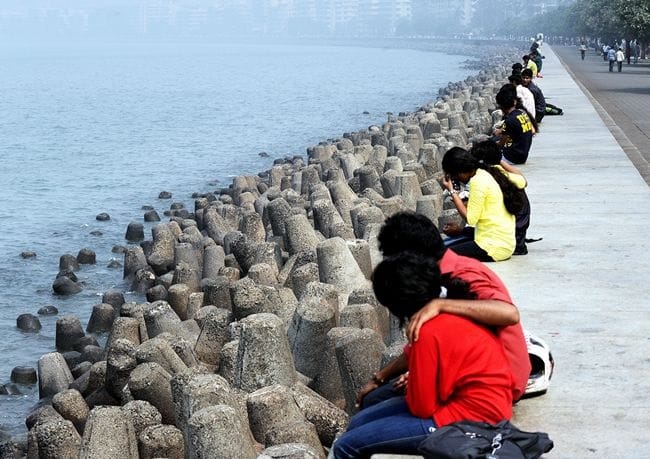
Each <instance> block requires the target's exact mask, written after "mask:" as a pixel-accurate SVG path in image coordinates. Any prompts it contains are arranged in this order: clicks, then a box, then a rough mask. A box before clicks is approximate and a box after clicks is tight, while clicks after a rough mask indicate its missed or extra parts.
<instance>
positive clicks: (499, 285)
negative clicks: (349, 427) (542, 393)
mask: <svg viewBox="0 0 650 459" xmlns="http://www.w3.org/2000/svg"><path fill="white" fill-rule="evenodd" d="M377 242H378V245H379V250H380V251H381V253H382V255H383V256H384V257H390V256H393V255H397V254H399V253H402V252H408V251H411V252H416V253H419V254H422V255H425V256H427V257H431V258H432V259H434V260H436V261H437V264H438V266H439V268H440V271H441V273H442V275H443V277H444V278H457V279H461V280H463V281H464V282H466V283H467V284H468V285H469V290H470V291H471V292H472V294H473V295H474V296H475V299H451V298H438V299H434V300H431V301H430V302H429V303H427V304H426V306H424V307H423V308H422V309H421V310H420V311H419V312H417V313H416V314H415V315H414V316H412V317H411V319H410V321H409V327H408V331H407V337H408V339H409V341H411V342H414V341H417V340H418V337H419V330H420V327H421V326H422V325H423V324H424V323H425V322H427V321H428V320H430V319H432V318H434V317H436V316H437V315H438V314H441V313H448V314H455V315H459V316H461V317H465V318H467V319H470V320H473V321H474V322H477V323H479V324H483V325H485V326H487V327H490V328H492V329H493V330H495V332H496V334H497V336H498V338H499V340H500V341H501V342H502V343H503V347H504V349H505V352H506V356H507V357H508V361H509V362H510V367H511V370H512V374H513V376H514V380H515V381H514V382H515V384H514V386H513V389H512V397H513V400H514V401H516V400H519V399H520V398H521V396H522V395H523V394H524V391H525V389H526V384H527V382H528V377H529V375H530V371H531V366H530V359H529V357H528V350H527V347H526V340H525V337H524V332H523V328H522V325H521V323H520V321H519V311H518V309H517V307H516V306H515V305H514V303H513V301H512V298H511V297H510V294H509V292H508V289H507V288H506V286H505V285H504V283H503V281H502V280H501V279H500V278H499V276H497V275H496V274H495V273H494V271H492V270H491V269H490V268H488V267H487V266H486V265H485V264H483V263H481V262H480V261H478V260H476V259H473V258H468V257H463V256H460V255H457V254H456V253H455V252H453V251H452V250H450V249H448V248H447V247H446V246H445V244H444V242H443V239H442V237H441V235H440V232H439V231H438V228H437V227H436V225H434V224H433V222H432V221H431V220H429V219H428V218H427V217H425V216H424V215H420V214H416V213H413V212H398V213H396V214H394V215H392V216H391V217H389V218H387V219H386V222H385V223H384V225H383V226H382V228H381V230H380V231H379V235H378V236H377ZM447 287H448V286H447ZM407 363H408V362H407V359H406V357H405V356H404V354H402V355H400V356H399V357H396V358H395V359H393V360H392V361H391V362H390V363H388V364H387V365H386V366H384V367H383V368H381V369H380V370H379V371H377V372H376V373H374V374H373V377H372V379H371V380H370V381H368V382H367V383H366V384H365V385H364V386H363V387H362V388H361V390H360V391H359V394H358V395H357V406H359V407H360V408H361V409H365V408H367V407H369V406H372V405H374V404H376V403H378V402H380V401H382V400H385V399H387V398H391V397H395V396H398V395H403V393H404V392H403V390H404V388H405V383H406V381H407V379H408V378H407V376H406V375H405V372H407V370H408V365H407Z"/></svg>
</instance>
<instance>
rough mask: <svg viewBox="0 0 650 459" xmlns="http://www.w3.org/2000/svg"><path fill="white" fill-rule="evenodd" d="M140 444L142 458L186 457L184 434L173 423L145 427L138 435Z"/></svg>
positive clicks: (178, 458)
mask: <svg viewBox="0 0 650 459" xmlns="http://www.w3.org/2000/svg"><path fill="white" fill-rule="evenodd" d="M138 445H139V450H140V458H141V459H153V458H159V457H164V458H166V459H183V458H184V457H185V442H184V440H183V434H182V433H181V431H180V430H178V429H177V428H176V427H175V426H173V425H152V426H149V427H147V428H145V429H144V431H143V432H142V433H141V434H140V435H139V436H138Z"/></svg>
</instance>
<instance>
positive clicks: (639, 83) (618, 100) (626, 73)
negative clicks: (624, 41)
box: [555, 46, 650, 184]
mask: <svg viewBox="0 0 650 459" xmlns="http://www.w3.org/2000/svg"><path fill="white" fill-rule="evenodd" d="M555 52H556V54H557V56H558V57H559V58H560V59H561V61H562V62H563V63H564V64H565V65H566V66H567V67H568V71H569V73H570V74H571V76H572V77H573V78H574V80H575V81H576V82H577V83H578V85H580V86H581V87H582V89H583V91H585V93H586V94H587V97H589V99H590V101H591V102H592V104H593V105H594V106H595V108H596V111H598V113H599V115H600V116H601V118H602V119H603V122H604V123H605V125H606V126H607V127H608V128H609V129H610V131H611V132H612V134H613V135H614V137H615V138H616V140H617V141H618V143H619V144H620V145H621V147H622V148H623V150H624V151H625V152H626V153H627V155H628V157H629V158H630V160H631V161H632V163H633V164H634V165H635V166H636V168H637V169H638V170H639V172H640V173H641V175H642V176H643V178H644V179H645V181H646V183H648V184H650V60H647V59H646V60H639V63H638V64H631V65H628V64H627V62H626V63H624V64H623V71H622V72H621V73H618V72H617V71H616V70H614V72H613V73H610V72H609V67H608V63H607V62H605V61H603V58H602V55H601V54H597V53H596V52H595V51H594V50H593V49H591V50H589V51H588V52H587V55H586V56H585V60H584V61H583V60H581V59H580V52H579V51H578V48H576V47H574V46H570V47H569V46H558V47H556V48H555Z"/></svg>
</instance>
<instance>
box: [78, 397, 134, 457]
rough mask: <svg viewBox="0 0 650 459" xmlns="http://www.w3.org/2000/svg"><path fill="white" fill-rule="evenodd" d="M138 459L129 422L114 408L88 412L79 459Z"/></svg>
mask: <svg viewBox="0 0 650 459" xmlns="http://www.w3.org/2000/svg"><path fill="white" fill-rule="evenodd" d="M115 458H120V459H138V458H139V454H138V442H137V439H136V437H135V429H134V427H133V424H132V423H131V421H130V419H129V418H128V417H126V416H124V413H123V412H122V409H120V408H119V407H116V406H103V407H96V408H93V410H92V411H91V412H90V416H89V417H88V421H87V422H86V429H85V431H84V435H83V444H82V448H81V453H80V454H79V459H115Z"/></svg>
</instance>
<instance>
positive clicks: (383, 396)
mask: <svg viewBox="0 0 650 459" xmlns="http://www.w3.org/2000/svg"><path fill="white" fill-rule="evenodd" d="M394 382H395V379H391V380H390V381H388V382H387V383H386V384H382V385H381V386H379V387H378V388H377V389H375V390H373V391H371V392H369V393H368V395H366V396H365V397H363V400H362V401H361V409H362V410H365V409H366V408H370V407H371V406H374V405H376V404H377V403H380V402H383V401H384V400H388V399H390V398H394V397H399V396H401V395H404V391H398V390H395V387H394V386H393V383H394Z"/></svg>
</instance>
